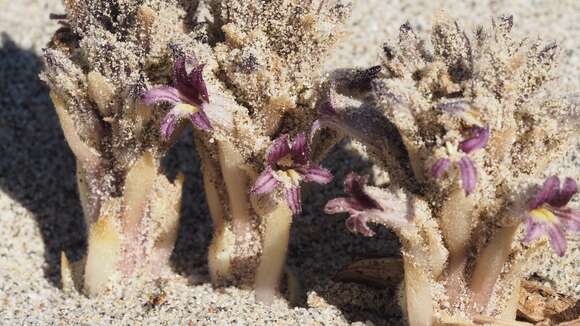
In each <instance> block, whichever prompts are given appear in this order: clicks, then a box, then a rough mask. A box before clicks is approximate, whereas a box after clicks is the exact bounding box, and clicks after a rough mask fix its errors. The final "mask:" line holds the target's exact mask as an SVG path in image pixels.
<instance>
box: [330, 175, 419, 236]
mask: <svg viewBox="0 0 580 326" xmlns="http://www.w3.org/2000/svg"><path fill="white" fill-rule="evenodd" d="M367 181H368V176H359V175H358V174H356V173H354V172H352V173H350V174H349V175H348V176H347V177H346V180H345V181H344V189H345V191H346V192H347V193H348V194H349V195H350V197H340V198H335V199H332V200H330V201H329V202H328V203H326V206H325V207H324V212H325V213H326V214H338V213H348V214H349V215H350V217H349V218H348V219H347V220H346V227H347V228H348V229H349V230H350V231H351V232H354V233H357V232H358V233H360V234H362V235H364V236H367V237H372V236H374V235H375V232H374V231H373V230H372V229H371V228H370V227H369V226H368V223H369V222H373V223H380V224H383V225H385V226H388V227H392V228H393V229H395V230H398V229H401V228H402V227H404V226H405V225H407V224H408V212H407V211H408V207H407V203H406V201H405V200H403V199H401V198H399V197H398V196H397V195H395V194H394V193H392V192H389V191H386V190H383V189H379V188H375V187H369V186H367V185H366V183H367Z"/></svg>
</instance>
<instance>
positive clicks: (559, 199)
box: [549, 178, 578, 207]
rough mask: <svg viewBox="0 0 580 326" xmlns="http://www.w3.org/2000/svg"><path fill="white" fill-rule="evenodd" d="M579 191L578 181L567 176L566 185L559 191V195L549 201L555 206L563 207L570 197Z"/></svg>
mask: <svg viewBox="0 0 580 326" xmlns="http://www.w3.org/2000/svg"><path fill="white" fill-rule="evenodd" d="M577 192H578V185H577V184H576V181H574V179H572V178H566V179H565V180H564V185H563V186H562V189H561V190H560V191H559V192H558V195H557V196H555V197H554V198H552V199H551V200H550V201H549V204H550V205H552V206H554V207H563V206H566V204H568V202H569V201H570V199H572V197H573V196H574V195H575V194H576V193H577Z"/></svg>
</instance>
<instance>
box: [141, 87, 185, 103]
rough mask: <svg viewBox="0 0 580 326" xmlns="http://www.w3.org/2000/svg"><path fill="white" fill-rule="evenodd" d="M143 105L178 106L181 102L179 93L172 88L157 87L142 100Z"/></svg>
mask: <svg viewBox="0 0 580 326" xmlns="http://www.w3.org/2000/svg"><path fill="white" fill-rule="evenodd" d="M141 100H142V101H143V103H145V104H147V105H154V104H157V103H160V102H165V103H170V104H176V103H178V102H181V99H180V98H179V91H178V90H177V89H175V88H173V87H171V86H163V87H156V88H153V89H150V90H148V91H147V92H145V94H143V97H142V98H141Z"/></svg>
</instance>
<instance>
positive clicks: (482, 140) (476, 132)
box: [459, 127, 489, 154]
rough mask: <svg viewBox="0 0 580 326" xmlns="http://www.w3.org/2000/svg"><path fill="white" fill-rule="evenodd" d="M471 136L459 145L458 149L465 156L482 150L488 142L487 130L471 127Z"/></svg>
mask: <svg viewBox="0 0 580 326" xmlns="http://www.w3.org/2000/svg"><path fill="white" fill-rule="evenodd" d="M471 134H472V135H471V137H469V138H468V139H466V140H464V141H462V142H461V143H459V149H460V150H461V151H463V152H464V153H466V154H470V153H472V152H474V151H476V150H478V149H482V148H484V147H485V145H487V142H488V141H489V128H480V127H473V128H472V130H471Z"/></svg>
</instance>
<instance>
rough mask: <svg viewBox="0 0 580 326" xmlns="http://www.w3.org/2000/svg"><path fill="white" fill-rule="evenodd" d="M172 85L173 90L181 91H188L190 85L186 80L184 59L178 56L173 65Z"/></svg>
mask: <svg viewBox="0 0 580 326" xmlns="http://www.w3.org/2000/svg"><path fill="white" fill-rule="evenodd" d="M173 83H174V85H175V88H177V89H179V90H180V91H181V90H188V89H189V88H190V87H191V85H190V84H189V80H188V78H187V70H186V68H185V57H184V56H178V57H177V58H175V62H174V63H173Z"/></svg>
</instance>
